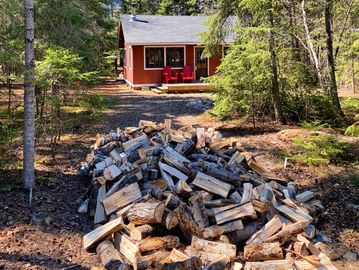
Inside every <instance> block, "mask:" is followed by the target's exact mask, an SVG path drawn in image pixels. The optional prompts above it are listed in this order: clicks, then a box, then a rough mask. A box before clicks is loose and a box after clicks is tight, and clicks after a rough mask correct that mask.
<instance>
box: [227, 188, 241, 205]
mask: <svg viewBox="0 0 359 270" xmlns="http://www.w3.org/2000/svg"><path fill="white" fill-rule="evenodd" d="M229 198H231V199H232V200H234V201H235V202H236V203H238V204H239V203H240V202H241V200H242V196H241V194H239V192H238V191H235V192H233V193H232V194H231V195H229Z"/></svg>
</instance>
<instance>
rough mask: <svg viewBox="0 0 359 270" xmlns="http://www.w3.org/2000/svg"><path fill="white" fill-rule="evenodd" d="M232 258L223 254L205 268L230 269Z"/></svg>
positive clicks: (211, 269) (207, 269)
mask: <svg viewBox="0 0 359 270" xmlns="http://www.w3.org/2000/svg"><path fill="white" fill-rule="evenodd" d="M230 264H231V258H230V257H229V256H226V255H222V256H221V257H219V258H218V259H217V260H215V261H213V262H211V263H210V264H208V265H207V266H206V267H204V268H203V270H226V269H230Z"/></svg>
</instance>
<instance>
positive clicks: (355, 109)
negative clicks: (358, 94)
mask: <svg viewBox="0 0 359 270" xmlns="http://www.w3.org/2000/svg"><path fill="white" fill-rule="evenodd" d="M340 104H341V106H342V109H343V111H344V113H345V114H347V115H349V117H352V118H354V119H355V121H359V99H356V98H352V97H348V98H343V99H342V100H341V101H340Z"/></svg>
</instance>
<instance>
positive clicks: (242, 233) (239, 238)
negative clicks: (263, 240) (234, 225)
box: [222, 221, 261, 244]
mask: <svg viewBox="0 0 359 270" xmlns="http://www.w3.org/2000/svg"><path fill="white" fill-rule="evenodd" d="M222 226H223V225H222ZM260 227H261V225H260V223H259V222H257V221H256V222H252V223H249V224H246V225H245V226H244V228H243V229H242V230H237V231H233V232H230V233H228V236H229V238H230V240H231V241H232V243H235V244H239V243H240V242H243V241H247V240H248V239H249V238H250V237H251V236H252V235H253V234H255V233H256V232H257V231H258V229H259V228H260Z"/></svg>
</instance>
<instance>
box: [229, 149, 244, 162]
mask: <svg viewBox="0 0 359 270" xmlns="http://www.w3.org/2000/svg"><path fill="white" fill-rule="evenodd" d="M243 160H244V156H243V155H241V153H239V152H238V151H237V152H235V153H234V154H233V155H232V157H231V159H230V160H229V161H228V165H231V164H238V165H239V164H241V162H242V161H243Z"/></svg>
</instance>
